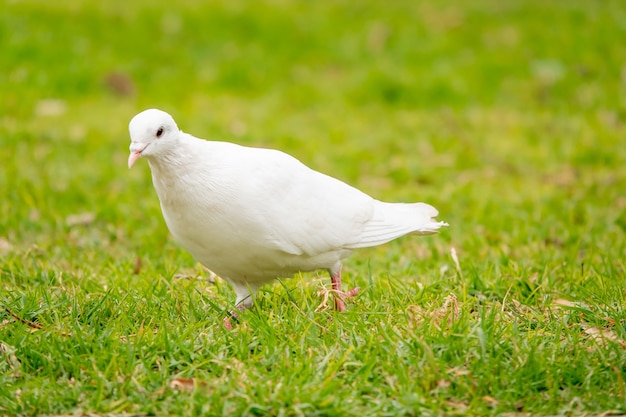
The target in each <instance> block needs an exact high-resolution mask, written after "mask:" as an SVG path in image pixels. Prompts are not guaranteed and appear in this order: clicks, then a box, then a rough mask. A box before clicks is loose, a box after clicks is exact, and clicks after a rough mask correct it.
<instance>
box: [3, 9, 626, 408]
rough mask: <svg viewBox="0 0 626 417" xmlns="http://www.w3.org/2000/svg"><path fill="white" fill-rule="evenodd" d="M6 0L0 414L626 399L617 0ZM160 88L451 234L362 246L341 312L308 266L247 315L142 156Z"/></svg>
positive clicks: (204, 125) (623, 12) (622, 89)
mask: <svg viewBox="0 0 626 417" xmlns="http://www.w3.org/2000/svg"><path fill="white" fill-rule="evenodd" d="M1 7H2V13H0V45H1V46H2V59H0V91H1V93H0V97H1V100H0V195H1V196H2V199H1V200H0V306H1V307H2V309H1V311H0V414H9V415H13V414H18V415H37V414H77V415H78V414H96V415H100V414H157V415H163V414H166V415H195V414H207V415H284V416H292V415H294V416H295V415H324V416H326V415H329V416H330V415H355V416H364V415H389V416H392V415H393V416H395V415H495V414H501V413H521V414H524V413H530V414H533V415H548V414H550V415H554V414H563V415H565V414H567V415H581V414H586V415H590V414H600V413H604V412H612V413H626V393H625V391H626V384H625V383H624V379H626V365H625V363H626V350H625V349H626V342H625V340H626V312H625V311H624V306H625V304H626V303H625V302H626V291H625V288H626V278H625V268H626V262H625V261H624V259H625V258H626V242H625V239H624V232H625V229H626V215H625V212H626V194H625V190H626V168H624V167H625V166H626V141H625V138H626V123H625V121H626V42H625V41H624V40H625V39H626V6H624V3H623V2H622V1H618V0H615V1H612V0H606V1H583V0H573V1H565V0H557V1H553V2H544V1H539V0H536V1H535V0H528V1H521V0H520V1H509V2H502V1H495V0H478V1H474V2H461V3H459V2H451V1H447V0H446V1H442V2H428V1H416V2H403V1H387V2H376V1H373V0H372V1H360V2H351V1H347V0H346V1H335V2H306V1H293V2H287V1H280V0H274V1H264V2H258V3H255V4H254V5H252V4H250V5H246V4H245V3H242V2H228V1H224V2H220V1H217V2H192V1H183V2H177V5H174V4H173V3H172V2H162V1H140V2H119V1H113V2H99V3H98V2H86V1H78V0H67V1H62V2H42V1H36V0H32V1H19V2H18V1H2V6H1ZM147 107H159V108H162V109H164V110H166V111H168V112H170V113H172V115H173V116H174V117H175V118H176V120H177V122H178V124H179V126H180V127H181V128H182V129H183V130H185V131H188V132H191V133H193V134H195V135H197V136H200V137H204V138H214V139H220V140H230V141H234V142H238V143H242V144H249V145H255V146H267V147H273V148H279V149H282V150H284V151H287V152H289V153H291V154H293V155H295V156H296V157H298V158H299V159H301V160H302V161H303V162H305V163H306V164H308V165H309V166H311V167H313V168H316V169H318V170H321V171H323V172H325V173H328V174H330V175H333V176H335V177H338V178H341V179H343V180H345V181H347V182H349V183H351V184H353V185H355V186H358V187H359V188H361V189H363V190H364V191H366V192H368V193H370V194H372V195H374V196H376V197H378V198H381V199H386V200H389V201H427V202H430V203H432V204H433V205H435V206H436V207H438V208H439V210H440V213H441V214H440V218H441V219H442V220H446V221H447V222H449V223H450V228H448V229H446V230H445V231H443V233H441V234H440V235H438V236H433V237H428V238H416V237H406V238H403V239H400V240H398V241H395V242H392V243H390V244H388V245H385V246H383V247H379V248H373V249H367V250H361V251H357V252H355V253H354V255H353V256H352V257H351V258H350V259H349V260H348V261H347V262H346V266H345V278H344V282H345V283H346V285H349V286H360V287H361V288H362V289H363V291H362V293H361V294H360V295H359V296H358V297H357V298H356V299H355V300H354V302H353V303H351V304H350V305H349V308H348V311H347V312H346V313H344V314H336V313H334V312H332V311H328V310H323V311H318V312H316V309H317V308H318V306H319V305H320V302H321V300H320V298H319V297H318V296H317V292H318V291H319V289H320V288H321V287H322V286H324V287H329V282H328V279H327V277H326V276H325V274H322V273H319V274H304V275H303V276H298V277H295V278H294V279H288V280H283V281H281V282H280V283H279V282H277V283H276V284H274V285H268V286H266V287H264V288H263V291H262V292H261V294H260V297H259V299H258V300H257V303H256V306H255V307H254V308H252V309H251V310H249V311H246V312H244V313H242V314H241V323H240V324H239V325H238V326H236V327H235V329H234V330H233V331H227V330H225V329H224V328H223V327H222V325H221V323H222V319H223V317H224V314H225V313H224V312H225V311H226V310H228V309H229V308H232V303H233V301H234V293H233V291H232V290H231V289H230V288H229V286H228V285H227V284H226V283H224V282H223V281H220V280H217V282H216V283H211V282H210V281H209V280H206V279H193V278H197V277H198V278H203V277H206V274H205V273H204V271H203V270H202V268H201V267H200V266H198V265H197V264H196V263H195V262H194V260H193V259H192V258H191V257H190V255H188V254H187V253H185V252H184V251H183V250H182V249H181V248H179V246H178V245H177V244H176V243H175V242H173V240H172V239H171V237H170V236H169V235H168V232H167V229H166V226H165V224H164V222H163V220H162V217H161V213H160V209H159V205H158V200H157V197H156V195H155V193H154V191H153V189H152V185H151V182H150V174H149V170H148V167H147V165H146V164H145V162H143V161H139V163H138V164H137V165H136V166H135V168H134V169H133V170H132V171H128V170H127V169H126V158H127V152H128V144H129V139H128V133H127V123H128V121H129V120H130V118H131V117H132V116H133V115H134V114H136V113H137V112H139V111H141V110H143V109H145V108H147ZM77 215H82V216H84V218H83V221H82V222H80V221H77V218H76V217H75V216H77ZM79 220H80V219H79ZM452 248H454V249H455V250H456V253H457V254H458V260H459V262H458V265H457V264H456V263H455V261H454V259H453V257H452V255H451V250H452ZM138 263H139V264H138ZM177 274H183V275H186V276H189V277H192V279H181V278H176V277H175V276H176V275H177ZM15 316H18V317H19V319H18V318H16V317H15ZM187 378H188V379H189V380H187Z"/></svg>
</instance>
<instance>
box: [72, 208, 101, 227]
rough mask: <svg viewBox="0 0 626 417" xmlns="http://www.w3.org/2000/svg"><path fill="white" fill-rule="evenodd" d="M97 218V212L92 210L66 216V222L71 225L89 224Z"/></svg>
mask: <svg viewBox="0 0 626 417" xmlns="http://www.w3.org/2000/svg"><path fill="white" fill-rule="evenodd" d="M95 219H96V214H95V213H91V212H87V213H80V214H71V215H69V216H67V217H66V218H65V224H67V225H68V226H69V227H74V226H87V225H89V224H91V223H93V221H94V220H95Z"/></svg>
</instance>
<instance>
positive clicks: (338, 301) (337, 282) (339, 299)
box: [328, 267, 360, 312]
mask: <svg viewBox="0 0 626 417" xmlns="http://www.w3.org/2000/svg"><path fill="white" fill-rule="evenodd" d="M328 272H329V273H330V282H331V283H332V285H333V293H334V294H335V310H337V311H339V312H342V311H344V310H345V309H346V303H345V302H344V299H346V298H349V297H354V296H355V295H357V294H358V293H359V290H360V288H358V287H357V288H353V289H351V290H350V291H348V292H343V291H341V267H339V268H337V269H336V270H335V271H332V270H329V271H328Z"/></svg>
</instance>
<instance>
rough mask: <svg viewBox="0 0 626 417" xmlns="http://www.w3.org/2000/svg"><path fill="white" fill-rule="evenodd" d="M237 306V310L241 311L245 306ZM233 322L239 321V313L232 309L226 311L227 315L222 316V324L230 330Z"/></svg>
mask: <svg viewBox="0 0 626 417" xmlns="http://www.w3.org/2000/svg"><path fill="white" fill-rule="evenodd" d="M237 308H238V309H239V311H243V310H245V309H246V308H247V307H245V306H243V305H238V306H237ZM233 322H234V323H239V314H237V312H236V311H234V310H233V311H229V312H228V315H227V316H226V317H224V322H223V323H222V324H223V325H224V327H226V329H227V330H232V329H233Z"/></svg>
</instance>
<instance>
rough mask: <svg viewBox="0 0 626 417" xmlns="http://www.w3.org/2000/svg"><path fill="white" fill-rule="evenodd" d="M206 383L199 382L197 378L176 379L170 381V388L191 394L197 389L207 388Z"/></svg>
mask: <svg viewBox="0 0 626 417" xmlns="http://www.w3.org/2000/svg"><path fill="white" fill-rule="evenodd" d="M206 385H207V383H206V382H205V381H199V380H197V379H195V378H174V379H172V380H171V381H170V388H171V389H173V390H177V391H185V392H191V391H193V390H194V388H196V387H205V386H206Z"/></svg>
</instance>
